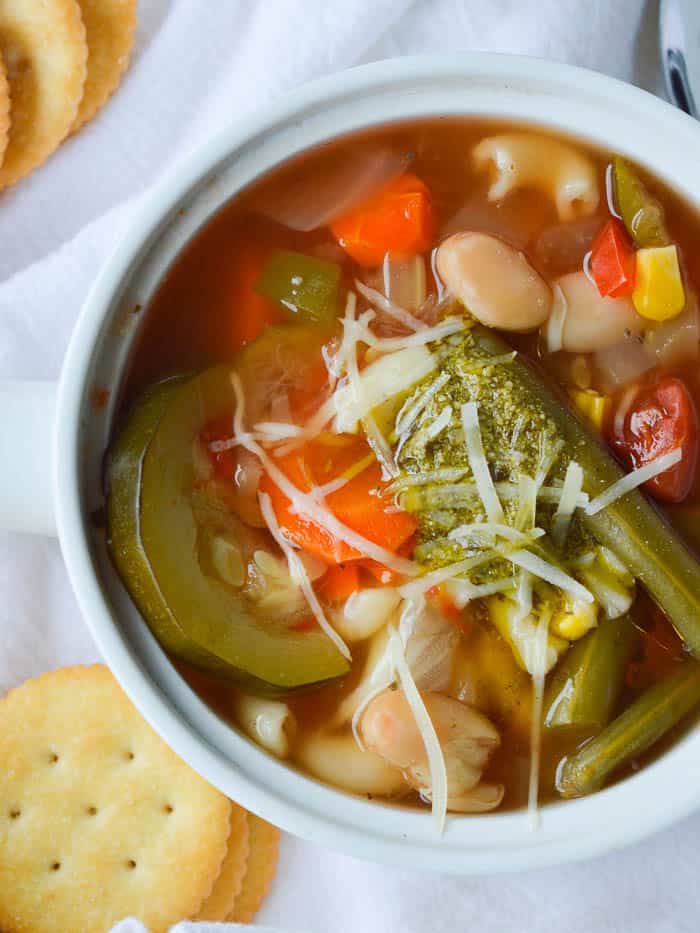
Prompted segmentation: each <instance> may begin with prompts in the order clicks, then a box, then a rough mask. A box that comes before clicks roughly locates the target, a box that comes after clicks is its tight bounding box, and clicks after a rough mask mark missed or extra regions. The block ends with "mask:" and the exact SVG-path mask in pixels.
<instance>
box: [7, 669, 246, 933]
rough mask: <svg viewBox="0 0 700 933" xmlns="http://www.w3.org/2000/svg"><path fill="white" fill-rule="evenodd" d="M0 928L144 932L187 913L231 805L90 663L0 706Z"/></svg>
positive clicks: (47, 932) (37, 932) (202, 893)
mask: <svg viewBox="0 0 700 933" xmlns="http://www.w3.org/2000/svg"><path fill="white" fill-rule="evenodd" d="M0 762H2V780H0V929H2V930H3V931H4V933H19V931H22V933H65V931H67V930H80V931H81V933H104V931H105V930H108V929H110V928H111V927H112V925H113V924H114V923H116V922H117V921H118V920H120V919H121V918H123V917H126V916H134V917H137V918H138V919H139V920H141V921H142V922H143V923H144V924H145V925H146V927H147V928H148V929H149V930H150V931H151V933H161V931H162V933H164V931H166V930H167V929H168V928H169V927H170V926H171V924H173V923H175V922H176V921H178V920H181V919H182V918H183V917H189V916H191V915H192V914H195V913H196V912H197V911H198V910H199V908H200V906H201V905H202V903H203V902H204V900H205V898H206V897H208V896H209V894H210V892H211V890H212V887H213V885H214V882H215V880H216V878H217V876H218V874H219V871H220V869H221V865H222V862H223V859H224V856H225V854H226V851H227V843H228V834H229V823H230V813H231V805H230V803H229V801H228V800H227V798H226V797H224V796H223V794H220V793H219V791H217V790H215V789H214V788H213V787H211V785H209V784H208V783H207V782H206V781H204V780H203V779H202V778H201V777H199V776H198V775H197V774H195V772H194V771H192V770H191V769H190V768H189V767H188V766H187V765H186V764H185V763H184V762H183V761H181V760H180V759H179V758H178V757H177V755H175V753H174V752H172V751H171V750H170V749H169V748H168V746H167V745H166V744H165V743H164V742H163V741H162V740H161V739H160V738H159V737H158V736H157V735H156V734H155V732H153V730H152V729H151V728H150V726H149V725H148V724H147V723H146V722H145V721H144V720H143V719H142V718H141V716H140V715H139V713H138V712H137V711H136V709H135V708H134V707H133V706H132V704H131V702H130V701H129V700H128V699H127V697H126V695H125V694H124V693H123V692H122V690H121V688H120V687H119V685H118V684H117V682H116V681H115V679H114V678H113V677H112V675H111V674H110V673H109V671H108V670H107V669H106V668H105V667H104V666H102V665H95V666H93V667H73V668H64V669H62V670H58V671H55V672H53V673H49V674H44V675H42V676H41V677H37V678H36V679H34V680H29V681H27V682H26V683H25V684H23V685H22V686H21V687H18V688H17V689H16V690H13V691H11V692H10V693H9V694H8V695H7V696H6V697H4V699H2V700H0Z"/></svg>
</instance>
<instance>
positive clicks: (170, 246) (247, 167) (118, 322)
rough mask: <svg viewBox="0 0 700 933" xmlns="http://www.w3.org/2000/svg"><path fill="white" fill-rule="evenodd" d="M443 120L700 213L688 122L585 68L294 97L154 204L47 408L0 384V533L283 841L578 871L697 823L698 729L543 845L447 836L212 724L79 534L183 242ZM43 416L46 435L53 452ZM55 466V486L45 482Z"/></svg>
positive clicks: (692, 127) (520, 830)
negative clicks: (641, 181)
mask: <svg viewBox="0 0 700 933" xmlns="http://www.w3.org/2000/svg"><path fill="white" fill-rule="evenodd" d="M447 114H451V115H464V116H473V115H476V116H478V115H484V116H489V117H501V118H508V119H515V120H522V121H527V122H528V123H532V124H539V125H541V126H546V127H552V128H555V129H558V130H562V131H565V132H567V133H571V134H573V135H575V136H579V137H581V138H582V139H585V140H587V141H591V142H593V143H598V144H601V145H603V146H605V147H606V148H609V149H613V150H616V151H619V152H621V153H624V154H627V155H629V156H631V157H633V158H634V159H636V160H638V161H639V162H640V163H642V164H644V165H646V166H648V167H649V168H650V169H651V170H652V171H653V172H655V173H656V174H657V175H658V176H659V177H661V178H662V179H664V180H665V181H666V182H668V183H669V184H670V185H672V186H673V187H674V188H675V189H676V190H678V191H680V192H681V193H682V194H683V195H684V196H685V197H686V198H688V199H689V200H690V201H692V202H694V203H695V204H696V205H698V206H699V207H700V171H698V166H700V128H699V127H698V125H697V124H695V123H694V122H692V121H691V120H690V119H689V118H687V117H685V116H684V115H682V114H681V113H679V112H678V111H675V110H673V109H672V108H671V107H670V106H668V105H667V104H665V103H662V102H661V101H660V100H658V99H656V98H654V97H652V96H650V95H648V94H646V93H644V92H642V91H639V90H636V89H634V88H632V87H631V86H628V85H625V84H621V83H619V82H617V81H613V80H611V79H609V78H605V77H602V76H600V75H597V74H594V73H592V72H587V71H583V70H580V69H575V68H571V67H568V66H564V65H558V64H552V63H546V62H542V61H538V60H533V59H527V58H515V57H505V56H495V55H464V56H459V57H457V56H449V57H447V56H440V57H430V58H414V59H398V60H393V61H387V62H382V63H379V64H375V65H369V66H366V67H362V68H358V69H355V70H353V71H348V72H344V73H341V74H336V75H334V76H332V77H330V78H326V79H324V80H322V81H318V82H315V83H313V84H309V85H306V86H304V87H302V88H299V89H298V90H296V91H294V92H293V93H291V94H289V95H288V96H286V97H285V98H284V99H282V100H280V101H279V102H278V103H276V104H274V105H273V106H271V107H268V108H267V109H266V110H265V111H264V112H263V113H262V114H259V115H256V116H254V117H251V118H248V119H247V120H245V121H243V122H238V123H235V124H233V125H232V126H231V127H229V128H228V129H227V130H226V131H225V132H224V133H222V134H221V135H220V136H218V137H217V138H216V139H215V140H213V141H212V142H211V143H210V144H209V145H207V146H206V147H205V148H203V149H202V150H200V151H199V152H197V153H196V154H195V155H193V156H192V157H189V158H187V159H186V160H184V161H183V162H182V163H181V164H180V165H178V167H177V169H176V170H174V171H172V172H171V173H170V174H169V175H168V177H167V178H165V179H163V181H162V183H161V184H159V185H158V186H157V188H156V189H155V190H154V191H153V192H152V194H150V196H149V197H148V198H147V200H146V201H145V202H144V204H143V207H142V208H141V210H140V212H139V215H138V218H137V219H136V220H135V221H134V222H132V223H131V225H130V231H129V233H128V235H127V236H126V237H125V239H124V240H123V242H122V243H121V244H120V245H119V246H118V247H117V249H116V250H115V252H114V254H113V255H112V257H111V259H110V260H109V261H108V262H107V264H106V266H105V267H104V269H103V270H102V272H101V273H100V275H99V278H98V280H97V282H96V283H95V286H94V288H93V289H92V292H91V293H90V296H89V298H88V300H87V302H86V304H85V307H84V308H83V310H82V313H81V315H80V318H79V321H78V324H77V326H76V328H75V333H74V334H73V338H72V340H71V343H70V347H69V350H68V355H67V359H66V361H65V365H64V367H63V374H62V377H61V381H60V385H59V387H58V395H57V401H56V399H55V394H54V389H53V387H50V386H48V385H45V386H40V387H37V386H34V385H27V384H12V385H8V384H3V385H0V425H2V428H3V431H2V434H3V436H4V437H9V436H12V437H13V439H14V438H17V439H18V443H17V444H15V442H14V440H13V449H12V450H5V451H4V453H3V458H4V462H3V463H2V466H1V467H0V470H1V474H0V478H1V479H2V481H3V482H2V483H0V486H1V487H2V488H1V489H0V500H2V501H0V523H4V524H5V525H9V526H14V527H22V528H25V529H26V530H34V531H43V532H48V533H51V532H52V531H53V530H54V528H56V529H57V531H58V535H59V537H60V541H61V545H62V548H63V554H64V557H65V561H66V565H67V568H68V572H69V574H70V578H71V581H72V584H73V587H74V589H75V592H76V595H77V597H78V600H79V602H80V606H81V608H82V612H83V614H84V617H85V620H86V622H87V624H88V626H89V628H90V631H91V632H92V634H93V636H94V638H95V640H96V642H97V644H98V645H99V648H100V650H101V652H102V654H103V656H104V659H105V661H106V662H107V663H108V664H109V666H110V667H111V669H112V670H113V672H114V674H115V675H116V677H117V678H118V679H119V681H120V682H121V684H122V685H123V687H124V689H125V690H126V691H127V693H128V694H129V696H130V697H131V698H132V700H133V701H134V703H135V704H136V706H137V707H138V708H139V709H140V710H141V712H142V713H143V715H144V716H145V717H146V719H148V721H149V722H150V723H151V724H152V726H153V727H154V728H155V729H156V730H157V731H158V732H159V733H160V734H161V735H162V736H163V738H164V739H165V740H166V741H167V742H168V743H169V744H170V745H171V746H172V747H173V748H174V749H175V750H176V751H177V752H178V753H179V754H180V755H181V756H182V757H183V758H184V759H185V760H186V761H188V762H189V764H190V765H191V766H192V767H193V768H195V769H196V770H197V771H199V772H200V773H201V774H202V775H204V776H205V777H206V778H208V779H209V780H210V781H211V782H212V783H213V784H215V785H217V786H218V787H220V788H221V789H222V790H223V791H224V792H225V793H227V794H229V795H230V796H232V797H234V798H235V799H236V800H238V801H240V803H241V804H243V805H244V806H246V807H248V808H250V809H251V810H253V811H255V812H256V813H259V814H261V815H262V816H264V817H266V818H267V819H269V820H271V821H272V822H273V823H277V824H278V825H279V826H281V827H283V828H284V829H286V830H289V831H290V832H292V833H296V834H297V835H300V836H303V837H305V838H307V839H310V840H313V841H314V842H317V843H320V844H322V845H325V846H329V847H332V848H335V849H340V850H342V851H344V852H348V853H351V854H353V855H357V856H361V857H363V858H367V859H372V860H377V861H385V862H388V863H393V864H397V865H404V866H408V867H411V868H416V869H430V870H440V871H449V872H460V873H477V872H494V871H506V870H514V869H521V868H526V867H527V868H530V867H534V866H541V865H547V864H552V863H558V862H563V861H566V860H571V859H576V858H581V857H584V856H590V855H593V854H595V853H599V852H603V851H606V850H610V849H613V848H617V847H620V846H623V845H626V844H628V843H630V842H633V841H635V840H637V839H639V838H641V837H642V836H644V835H646V834H648V833H651V832H653V831H655V830H657V829H660V828H661V827H663V826H666V825H667V824H669V823H670V822H671V821H673V820H675V819H678V818H679V817H681V816H683V815H685V814H687V813H689V812H690V811H691V810H692V809H694V808H695V807H696V806H697V805H698V804H699V803H700V784H699V783H698V782H697V781H696V780H690V779H689V778H690V776H691V775H697V774H699V773H700V729H696V730H695V731H693V732H691V733H690V734H688V735H687V736H686V737H685V738H683V739H682V740H681V741H679V742H678V743H677V744H676V745H674V747H673V748H672V749H671V750H670V751H668V752H666V753H665V754H664V755H663V756H662V757H661V758H660V759H659V760H658V761H656V762H654V763H653V764H651V765H648V766H647V767H646V768H644V769H643V770H642V771H641V772H640V773H638V774H636V775H634V776H633V777H630V778H628V779H626V780H625V781H623V782H621V783H619V784H616V785H615V786H613V787H610V788H608V789H607V790H604V791H602V792H601V793H598V794H595V795H593V796H592V797H589V798H588V799H583V800H577V801H566V802H562V803H556V804H550V805H547V806H545V807H544V808H543V810H542V821H541V826H540V828H539V829H538V830H537V831H533V830H532V829H531V827H530V825H529V823H528V819H527V816H526V814H525V813H522V812H515V813H495V814H489V815H485V816H473V817H469V818H460V817H455V818H452V819H449V820H448V825H447V829H446V832H445V834H444V836H442V837H441V838H439V837H437V836H436V835H435V833H434V831H433V825H432V822H431V818H430V815H429V814H428V813H419V812H416V811H410V810H404V809H400V808H397V807H393V806H390V805H384V804H380V803H377V802H369V801H366V800H361V799H357V798H353V797H351V796H349V795H347V794H344V793H342V792H340V791H336V790H333V789H331V788H330V787H327V786H324V785H321V784H319V783H317V782H316V781H314V780H311V779H309V778H307V777H305V776H303V775H302V774H299V773H297V772H296V771H294V770H292V769H291V768H288V767H287V766H285V765H284V764H282V763H280V762H278V761H276V760H274V759H272V758H271V757H269V756H268V755H266V754H265V752H263V751H261V750H260V749H259V748H258V747H256V746H255V745H254V744H252V743H251V742H249V741H248V740H247V739H246V738H244V737H242V736H241V735H239V734H238V733H237V732H236V731H234V730H233V729H232V728H231V727H230V726H229V725H228V724H227V723H226V722H224V721H223V720H222V719H220V718H219V717H218V716H217V715H216V713H214V712H212V711H211V710H210V709H209V708H208V707H207V706H206V705H205V704H204V703H203V702H202V701H201V700H200V698H199V697H198V696H197V695H196V694H195V693H193V691H192V690H191V689H190V688H189V687H188V686H187V684H186V683H185V682H184V681H183V679H182V678H181V677H180V676H179V674H178V673H177V671H176V670H175V669H174V668H173V666H172V664H171V663H170V661H169V660H168V658H167V657H166V656H165V655H164V654H163V652H162V651H161V650H160V648H159V646H158V645H157V644H156V642H155V641H154V639H153V638H152V636H151V635H150V632H149V631H148V629H147V628H146V626H145V625H144V623H143V622H142V620H141V619H140V617H139V616H138V615H137V613H136V612H135V611H134V609H133V607H132V606H131V603H130V601H129V599H128V598H127V597H126V594H125V593H124V590H123V588H122V587H121V585H120V583H119V581H118V580H117V578H116V575H115V573H114V571H113V569H112V567H111V564H110V562H109V560H108V558H107V554H106V549H105V543H104V537H103V535H102V534H101V533H99V532H98V531H97V530H95V529H94V528H93V527H92V525H91V522H90V519H89V516H90V513H91V511H92V510H93V509H95V508H97V507H98V506H99V505H100V502H101V464H102V456H103V452H104V449H105V446H106V443H107V440H108V437H109V433H110V422H111V418H112V416H113V409H114V399H115V397H116V395H117V392H116V389H117V387H118V385H119V382H120V377H121V373H122V369H123V363H124V360H125V358H126V355H127V353H128V350H129V346H130V344H131V341H132V339H133V336H134V333H135V328H136V327H138V316H135V315H129V311H130V309H131V308H133V306H134V305H135V304H137V303H138V304H141V305H144V304H146V302H147V301H148V299H149V297H150V295H151V294H152V292H153V289H154V288H155V286H156V284H157V282H158V280H159V278H160V277H161V275H162V273H163V271H164V270H165V269H166V268H167V267H168V265H169V264H170V263H171V262H172V260H173V258H174V256H175V255H176V253H177V251H178V249H179V248H180V247H181V246H182V244H183V243H185V242H186V241H187V240H188V239H189V238H190V237H191V236H192V234H193V233H194V232H195V231H196V229H197V228H198V227H199V226H200V225H201V224H202V223H203V221H205V220H206V218H207V217H209V216H210V215H211V214H212V213H213V212H214V211H215V210H216V209H217V208H218V207H219V206H220V205H221V204H222V203H223V202H225V201H226V200H227V199H228V198H229V197H230V196H231V195H232V194H234V193H235V192H236V191H237V190H238V189H240V188H241V187H242V186H243V185H245V184H247V183H248V182H250V181H251V180H252V179H253V178H255V177H256V176H257V175H259V174H260V173H261V172H264V171H265V170H266V169H268V168H270V167H271V166H273V165H275V164H276V163H278V162H279V161H280V160H283V159H285V158H287V157H288V156H290V155H292V154H293V153H297V152H299V151H301V150H303V149H305V148H306V147H308V146H310V145H312V144H314V143H317V142H320V141H322V140H325V139H328V138H329V137H332V136H335V135H337V134H339V133H343V132H346V131H349V130H354V129H356V128H360V127H366V126H369V125H374V124H381V123H384V122H386V121H391V120H400V119H405V118H409V119H410V118H413V117H418V116H433V115H447ZM129 321H130V323H129ZM95 385H101V386H102V385H106V386H110V387H111V388H112V392H111V395H110V403H109V404H108V405H107V406H106V407H105V408H104V409H102V410H99V409H96V408H95V406H94V405H91V404H90V400H89V393H90V390H91V388H93V387H94V386H95ZM47 417H51V418H53V422H54V431H53V438H52V442H51V443H50V445H49V442H48V441H47V434H46V424H47V421H46V419H47ZM5 446H6V447H7V446H9V445H5ZM49 446H50V449H48V448H49ZM40 448H43V452H42V453H41V454H40V455H38V454H39V449H40ZM47 456H50V457H51V459H52V461H53V490H52V491H51V490H48V489H45V488H43V485H42V483H45V474H44V472H41V471H43V470H44V469H45V465H46V462H47V460H46V458H47ZM37 464H39V465H40V466H41V471H40V470H39V469H37V466H36V465H37ZM54 516H55V525H54Z"/></svg>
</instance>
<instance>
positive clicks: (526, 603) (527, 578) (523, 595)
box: [515, 570, 532, 624]
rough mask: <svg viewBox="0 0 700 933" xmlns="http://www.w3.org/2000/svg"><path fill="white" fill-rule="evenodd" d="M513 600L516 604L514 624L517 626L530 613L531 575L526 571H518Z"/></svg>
mask: <svg viewBox="0 0 700 933" xmlns="http://www.w3.org/2000/svg"><path fill="white" fill-rule="evenodd" d="M515 599H516V602H517V604H518V610H517V613H516V616H515V622H516V624H519V623H521V622H522V621H523V620H524V619H527V617H528V616H529V615H530V613H531V612H532V574H531V573H528V571H527V570H521V571H520V579H519V580H518V589H517V591H516V594H515Z"/></svg>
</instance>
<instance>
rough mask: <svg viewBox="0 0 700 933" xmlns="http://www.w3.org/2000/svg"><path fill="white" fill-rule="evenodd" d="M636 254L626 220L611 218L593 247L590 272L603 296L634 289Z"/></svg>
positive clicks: (623, 293) (619, 294) (617, 294)
mask: <svg viewBox="0 0 700 933" xmlns="http://www.w3.org/2000/svg"><path fill="white" fill-rule="evenodd" d="M635 266H636V255H635V251H634V247H633V246H632V240H631V239H630V237H629V234H628V233H627V230H626V229H625V226H624V224H623V223H621V222H620V221H619V220H617V219H616V218H614V217H613V218H611V219H610V220H609V221H608V222H607V223H606V224H605V226H604V227H603V229H602V230H601V231H600V233H599V234H598V236H597V237H596V238H595V240H594V241H593V245H592V246H591V274H592V276H593V278H594V280H595V283H596V285H597V286H598V291H599V292H600V294H601V295H602V296H603V298H606V297H610V298H619V297H620V296H621V295H631V294H632V292H633V291H634V272H635Z"/></svg>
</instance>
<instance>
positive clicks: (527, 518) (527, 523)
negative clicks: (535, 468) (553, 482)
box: [515, 473, 537, 531]
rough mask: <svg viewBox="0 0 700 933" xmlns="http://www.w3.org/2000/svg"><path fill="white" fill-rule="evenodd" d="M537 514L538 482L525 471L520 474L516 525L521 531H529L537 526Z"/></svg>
mask: <svg viewBox="0 0 700 933" xmlns="http://www.w3.org/2000/svg"><path fill="white" fill-rule="evenodd" d="M536 514H537V483H536V482H535V480H534V479H533V478H532V477H531V476H527V475H526V474H525V473H520V474H518V512H517V515H516V516H515V527H516V528H517V529H518V530H519V531H529V530H530V529H532V528H534V527H535V516H536Z"/></svg>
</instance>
